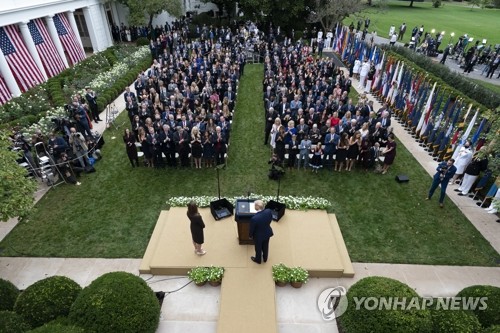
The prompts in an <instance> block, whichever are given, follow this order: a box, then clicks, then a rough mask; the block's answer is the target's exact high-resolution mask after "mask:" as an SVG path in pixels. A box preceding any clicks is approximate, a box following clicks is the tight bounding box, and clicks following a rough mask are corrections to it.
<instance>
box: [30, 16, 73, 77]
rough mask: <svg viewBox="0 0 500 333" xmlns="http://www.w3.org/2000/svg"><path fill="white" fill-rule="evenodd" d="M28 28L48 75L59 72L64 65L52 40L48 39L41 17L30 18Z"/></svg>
mask: <svg viewBox="0 0 500 333" xmlns="http://www.w3.org/2000/svg"><path fill="white" fill-rule="evenodd" d="M28 28H29V29H30V33H31V37H32V38H33V42H34V43H35V47H36V50H37V51H38V55H39V56H40V59H41V60H42V64H43V67H45V71H46V72H47V75H48V77H52V76H54V75H57V74H59V73H61V72H62V71H63V70H64V69H65V68H66V67H65V66H64V63H63V61H62V59H61V57H60V56H59V53H57V49H56V47H55V45H54V42H53V41H52V39H50V36H49V33H48V32H47V28H46V27H45V24H43V21H42V19H39V18H38V19H34V20H31V21H30V22H29V23H28Z"/></svg>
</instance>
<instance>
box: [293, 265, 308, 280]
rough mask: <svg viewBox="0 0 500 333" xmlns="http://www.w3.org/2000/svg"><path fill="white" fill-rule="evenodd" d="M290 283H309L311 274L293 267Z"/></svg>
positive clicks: (300, 268)
mask: <svg viewBox="0 0 500 333" xmlns="http://www.w3.org/2000/svg"><path fill="white" fill-rule="evenodd" d="M289 274H290V278H289V279H290V282H302V283H307V281H308V280H309V272H308V271H307V269H304V268H302V267H292V268H290V270H289Z"/></svg>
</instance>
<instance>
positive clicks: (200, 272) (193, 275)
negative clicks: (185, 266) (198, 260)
mask: <svg viewBox="0 0 500 333" xmlns="http://www.w3.org/2000/svg"><path fill="white" fill-rule="evenodd" d="M209 274H210V271H209V268H208V267H194V268H192V269H191V270H189V271H188V273H187V275H188V277H189V279H190V280H191V281H193V282H194V283H196V284H202V283H204V282H207V281H208V276H209Z"/></svg>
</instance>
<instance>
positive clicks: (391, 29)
mask: <svg viewBox="0 0 500 333" xmlns="http://www.w3.org/2000/svg"><path fill="white" fill-rule="evenodd" d="M395 32H396V27H395V26H394V24H391V27H390V28H389V38H391V37H392V35H394V33H395Z"/></svg>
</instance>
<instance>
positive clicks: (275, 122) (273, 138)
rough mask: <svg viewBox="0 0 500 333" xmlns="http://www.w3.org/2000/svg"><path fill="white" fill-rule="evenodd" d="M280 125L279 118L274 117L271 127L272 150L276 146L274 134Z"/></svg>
mask: <svg viewBox="0 0 500 333" xmlns="http://www.w3.org/2000/svg"><path fill="white" fill-rule="evenodd" d="M280 127H281V119H280V118H276V119H275V120H274V124H273V126H272V127H271V141H270V143H271V148H272V150H273V151H274V148H276V134H277V133H278V132H279V129H280Z"/></svg>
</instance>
